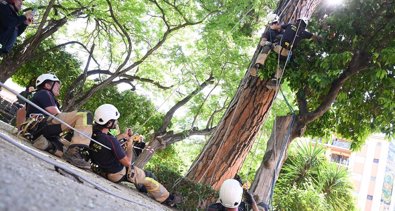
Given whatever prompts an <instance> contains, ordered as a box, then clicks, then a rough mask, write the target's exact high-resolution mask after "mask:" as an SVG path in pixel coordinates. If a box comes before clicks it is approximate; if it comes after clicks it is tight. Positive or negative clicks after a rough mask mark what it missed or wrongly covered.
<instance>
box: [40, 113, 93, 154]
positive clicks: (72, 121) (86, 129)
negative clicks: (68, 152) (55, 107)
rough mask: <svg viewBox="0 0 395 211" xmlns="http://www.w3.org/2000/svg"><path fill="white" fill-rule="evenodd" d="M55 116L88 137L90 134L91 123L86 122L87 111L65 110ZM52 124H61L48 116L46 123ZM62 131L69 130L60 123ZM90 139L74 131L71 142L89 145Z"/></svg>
mask: <svg viewBox="0 0 395 211" xmlns="http://www.w3.org/2000/svg"><path fill="white" fill-rule="evenodd" d="M56 117H57V118H59V119H60V120H62V121H64V122H65V123H67V124H69V125H71V126H72V127H74V128H75V129H77V130H78V131H80V132H82V133H84V134H85V135H87V136H88V137H91V136H92V125H91V123H88V113H87V112H77V111H73V112H65V113H60V114H58V115H56ZM54 124H61V123H60V122H59V121H57V120H55V119H53V118H51V117H50V118H48V125H54ZM61 128H62V131H69V130H71V129H70V128H69V127H67V126H66V125H65V124H61ZM89 143H90V139H89V138H87V137H85V136H83V135H81V134H80V133H78V132H75V131H74V135H73V137H72V138H71V144H82V145H86V146H89Z"/></svg>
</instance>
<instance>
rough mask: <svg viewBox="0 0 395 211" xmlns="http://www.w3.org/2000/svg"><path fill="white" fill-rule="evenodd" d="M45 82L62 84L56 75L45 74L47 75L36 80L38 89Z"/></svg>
mask: <svg viewBox="0 0 395 211" xmlns="http://www.w3.org/2000/svg"><path fill="white" fill-rule="evenodd" d="M45 81H57V82H60V80H59V78H58V77H56V75H54V74H52V73H45V74H42V75H40V76H38V78H37V80H36V87H38V86H40V85H41V84H42V83H44V82H45Z"/></svg>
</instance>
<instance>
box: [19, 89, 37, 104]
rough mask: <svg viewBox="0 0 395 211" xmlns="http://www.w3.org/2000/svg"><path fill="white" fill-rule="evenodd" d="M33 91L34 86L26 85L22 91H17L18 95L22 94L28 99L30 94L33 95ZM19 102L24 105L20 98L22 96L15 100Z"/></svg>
mask: <svg viewBox="0 0 395 211" xmlns="http://www.w3.org/2000/svg"><path fill="white" fill-rule="evenodd" d="M34 91H36V90H35V89H34V86H28V87H26V89H25V90H24V91H22V92H21V93H19V94H20V95H22V96H23V97H24V98H26V99H28V100H29V99H30V98H31V97H32V96H33V92H34ZM17 102H18V103H19V104H21V105H24V104H25V101H24V100H23V99H22V98H20V97H18V101H17Z"/></svg>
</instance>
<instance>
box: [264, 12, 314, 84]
mask: <svg viewBox="0 0 395 211" xmlns="http://www.w3.org/2000/svg"><path fill="white" fill-rule="evenodd" d="M307 24H308V18H307V17H302V18H298V19H297V20H296V22H295V23H290V24H286V25H283V26H282V27H283V28H284V33H283V36H282V39H281V40H280V42H279V43H278V45H275V46H274V49H273V50H274V51H275V52H276V53H277V54H278V55H279V56H280V59H281V60H282V61H286V59H287V58H288V55H289V52H290V51H293V50H295V48H296V47H297V45H298V44H299V42H300V41H301V40H303V39H312V40H318V38H319V37H317V36H316V35H313V34H312V33H310V32H308V31H306V27H307ZM282 74H283V70H282V68H277V70H276V73H275V75H274V77H273V78H272V79H271V80H270V81H269V82H268V83H267V84H266V87H267V88H268V89H276V88H277V86H278V80H279V78H280V77H281V76H282Z"/></svg>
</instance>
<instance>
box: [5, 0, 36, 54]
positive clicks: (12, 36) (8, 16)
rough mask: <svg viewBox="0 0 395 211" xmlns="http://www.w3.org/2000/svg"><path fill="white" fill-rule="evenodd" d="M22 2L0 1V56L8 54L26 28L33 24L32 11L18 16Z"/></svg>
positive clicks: (12, 0)
mask: <svg viewBox="0 0 395 211" xmlns="http://www.w3.org/2000/svg"><path fill="white" fill-rule="evenodd" d="M21 8H22V0H0V54H1V53H8V52H9V51H10V50H11V48H12V46H13V45H14V43H15V41H16V38H17V37H18V36H20V35H21V34H22V33H23V32H24V31H25V29H26V27H27V26H28V25H29V24H31V23H32V22H33V14H32V11H27V12H26V13H25V14H24V15H18V13H19V11H20V10H21Z"/></svg>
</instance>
